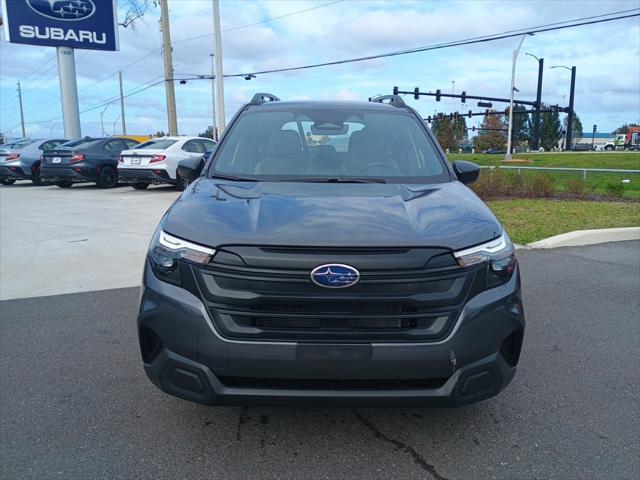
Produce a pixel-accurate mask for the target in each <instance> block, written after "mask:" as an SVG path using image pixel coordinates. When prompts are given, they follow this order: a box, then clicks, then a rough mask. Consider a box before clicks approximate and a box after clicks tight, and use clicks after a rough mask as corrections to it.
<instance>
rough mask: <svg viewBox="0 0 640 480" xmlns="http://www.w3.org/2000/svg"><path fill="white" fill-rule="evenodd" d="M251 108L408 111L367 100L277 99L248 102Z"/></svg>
mask: <svg viewBox="0 0 640 480" xmlns="http://www.w3.org/2000/svg"><path fill="white" fill-rule="evenodd" d="M249 107H251V108H259V109H263V108H273V109H283V110H293V109H307V108H327V109H336V108H337V109H344V110H349V109H353V110H383V111H384V110H386V111H393V112H398V111H400V112H402V111H404V112H408V111H409V110H408V109H406V108H399V107H396V106H394V105H390V104H388V103H380V102H367V101H354V100H327V101H318V100H291V101H277V102H265V103H262V104H260V105H252V104H249Z"/></svg>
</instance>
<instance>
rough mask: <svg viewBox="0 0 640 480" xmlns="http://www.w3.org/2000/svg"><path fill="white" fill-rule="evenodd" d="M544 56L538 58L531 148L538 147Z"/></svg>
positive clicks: (536, 148) (535, 148)
mask: <svg viewBox="0 0 640 480" xmlns="http://www.w3.org/2000/svg"><path fill="white" fill-rule="evenodd" d="M543 71H544V58H540V59H538V89H537V91H536V107H535V112H534V114H533V115H534V116H533V145H532V148H533V150H538V148H540V121H541V120H542V112H541V110H542V73H543Z"/></svg>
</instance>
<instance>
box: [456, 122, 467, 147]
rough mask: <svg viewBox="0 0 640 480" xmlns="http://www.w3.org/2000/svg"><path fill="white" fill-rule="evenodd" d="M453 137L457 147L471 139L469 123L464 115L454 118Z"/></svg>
mask: <svg viewBox="0 0 640 480" xmlns="http://www.w3.org/2000/svg"><path fill="white" fill-rule="evenodd" d="M453 137H454V138H455V141H456V146H457V145H459V144H460V143H461V142H464V141H465V140H468V139H469V133H468V130H467V121H466V120H465V119H464V117H463V116H462V115H456V116H455V117H453Z"/></svg>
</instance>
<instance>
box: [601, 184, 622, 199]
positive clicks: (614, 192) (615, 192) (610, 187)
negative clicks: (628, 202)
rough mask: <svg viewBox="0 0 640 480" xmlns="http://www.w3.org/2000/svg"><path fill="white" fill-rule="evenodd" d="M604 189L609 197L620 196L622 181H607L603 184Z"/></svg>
mask: <svg viewBox="0 0 640 480" xmlns="http://www.w3.org/2000/svg"><path fill="white" fill-rule="evenodd" d="M604 191H605V192H606V194H607V195H609V196H610V197H618V198H620V197H622V195H623V194H624V185H623V184H622V182H608V183H607V184H606V185H605V186H604Z"/></svg>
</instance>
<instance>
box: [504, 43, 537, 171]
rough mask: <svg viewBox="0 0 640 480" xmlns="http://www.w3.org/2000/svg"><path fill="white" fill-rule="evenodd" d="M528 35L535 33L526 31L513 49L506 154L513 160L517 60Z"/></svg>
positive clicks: (508, 158)
mask: <svg viewBox="0 0 640 480" xmlns="http://www.w3.org/2000/svg"><path fill="white" fill-rule="evenodd" d="M527 35H533V34H532V33H526V34H524V35H523V36H522V38H521V39H520V43H518V48H516V49H515V50H514V51H513V59H512V64H511V95H510V96H509V128H508V133H507V153H506V155H505V156H504V159H505V160H511V158H512V156H511V143H512V142H511V132H512V130H513V95H514V93H515V88H516V61H517V60H518V54H519V53H520V49H521V48H522V43H523V42H524V39H525V38H526V36H527Z"/></svg>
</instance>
